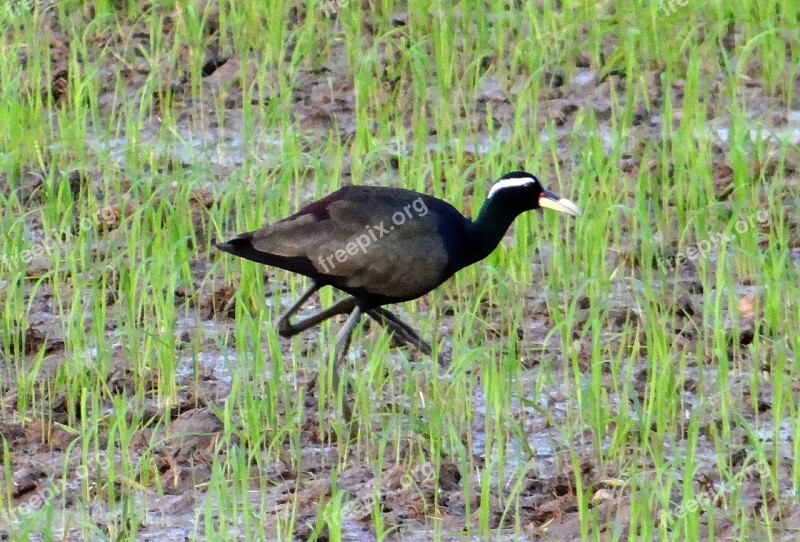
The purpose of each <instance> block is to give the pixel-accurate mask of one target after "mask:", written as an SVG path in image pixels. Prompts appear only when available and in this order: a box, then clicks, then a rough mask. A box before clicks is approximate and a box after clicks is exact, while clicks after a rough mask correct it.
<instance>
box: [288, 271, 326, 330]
mask: <svg viewBox="0 0 800 542" xmlns="http://www.w3.org/2000/svg"><path fill="white" fill-rule="evenodd" d="M319 288H320V286H319V284H317V283H316V282H314V283H312V284H311V288H309V289H308V291H307V292H306V293H304V294H303V295H301V296H300V299H298V300H297V301H296V302H295V304H294V305H292V306H291V307H289V309H287V310H286V312H284V313H283V314H282V315H281V316H280V318H279V319H278V335H280V336H281V337H291V336H292V335H296V334H298V333H300V331H302V330H297V331H295V329H296V328H295V326H293V325H292V323H291V322H290V321H289V318H291V317H292V315H293V314H294V313H296V312H297V311H298V310H300V307H302V306H303V303H305V302H306V301H308V298H309V297H311V296H312V295H314V292H316V291H317V290H319Z"/></svg>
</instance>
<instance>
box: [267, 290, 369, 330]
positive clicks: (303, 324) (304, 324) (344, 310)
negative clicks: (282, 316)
mask: <svg viewBox="0 0 800 542" xmlns="http://www.w3.org/2000/svg"><path fill="white" fill-rule="evenodd" d="M355 306H356V298H354V297H345V298H344V299H340V300H339V301H337V302H336V303H334V304H333V305H331V306H330V307H328V308H327V309H323V310H321V311H319V312H315V313H314V314H312V315H311V316H307V317H306V318H303V319H302V320H299V321H298V322H296V323H294V324H292V323H291V322H289V321H288V320H287V321H286V323H285V327H283V328H280V327H279V328H278V333H279V334H280V336H281V337H293V336H294V335H297V334H298V333H301V332H303V331H305V330H307V329H308V328H310V327H314V326H315V325H317V324H319V323H320V322H324V321H325V320H327V319H328V318H332V317H333V316H336V315H337V314H348V313H349V312H351V311H352V310H353V307H355ZM278 325H279V326H280V325H281V324H280V322H279V323H278Z"/></svg>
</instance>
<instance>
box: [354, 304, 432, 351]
mask: <svg viewBox="0 0 800 542" xmlns="http://www.w3.org/2000/svg"><path fill="white" fill-rule="evenodd" d="M367 314H368V315H369V316H370V317H371V318H372V319H373V320H375V321H376V322H378V323H379V324H381V325H382V326H383V327H385V328H387V329H389V330H391V331H393V332H394V334H395V336H396V337H397V338H398V339H399V340H400V341H401V342H403V343H404V344H413V345H414V346H416V347H417V348H419V349H420V350H421V351H422V353H423V354H425V355H426V356H430V355H431V354H432V353H433V350H432V349H431V345H429V344H428V343H427V342H425V341H424V340H422V338H421V337H420V336H419V334H418V333H417V332H416V331H414V329H413V328H412V327H411V326H410V325H408V324H406V323H405V322H403V321H402V320H401V319H400V318H398V317H397V315H395V314H394V313H392V312H390V311H388V310H386V309H384V308H383V307H378V308H376V309H372V310H371V311H369V312H367Z"/></svg>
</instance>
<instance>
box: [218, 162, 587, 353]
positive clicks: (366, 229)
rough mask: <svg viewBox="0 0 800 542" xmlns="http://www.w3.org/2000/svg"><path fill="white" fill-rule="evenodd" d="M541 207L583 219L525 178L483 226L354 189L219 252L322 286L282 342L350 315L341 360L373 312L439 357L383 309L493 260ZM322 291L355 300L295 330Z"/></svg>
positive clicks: (401, 193) (427, 205)
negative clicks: (524, 216) (519, 220)
mask: <svg viewBox="0 0 800 542" xmlns="http://www.w3.org/2000/svg"><path fill="white" fill-rule="evenodd" d="M540 207H544V208H550V209H554V210H557V211H560V212H564V213H567V214H570V215H573V216H579V214H580V213H579V211H578V209H577V207H576V206H575V205H574V204H573V203H572V202H570V201H569V200H565V199H562V198H559V197H558V196H556V195H555V194H553V193H551V192H548V191H547V190H545V189H544V187H542V185H541V183H540V182H539V180H538V179H537V178H536V177H534V176H533V175H531V174H530V173H526V172H523V171H517V172H513V173H508V174H506V175H503V176H502V177H501V178H500V179H498V181H497V182H496V183H495V184H494V186H493V187H492V189H491V190H490V191H489V195H488V197H487V199H486V201H485V203H484V204H483V207H482V208H481V211H480V213H479V215H478V217H477V219H476V220H475V221H472V220H470V219H468V218H465V217H464V216H462V215H461V213H460V212H458V211H457V210H456V209H455V208H454V207H453V206H452V205H450V204H449V203H447V202H445V201H442V200H440V199H437V198H434V197H431V196H428V195H425V194H420V193H418V192H414V191H411V190H404V189H401V188H388V187H376V186H345V187H344V188H341V189H339V190H337V191H336V192H333V193H332V194H330V195H328V196H326V197H324V198H322V199H320V200H318V201H315V202H313V203H310V204H309V205H307V206H305V207H303V208H302V209H300V210H299V211H298V212H297V213H295V214H293V215H292V216H290V217H288V218H285V219H283V220H281V221H279V222H276V223H275V224H272V225H267V226H264V227H263V228H261V229H259V230H255V231H251V232H247V233H243V234H241V235H239V236H238V237H236V238H234V239H232V240H230V241H228V242H226V243H219V244H217V245H216V247H217V248H218V249H220V250H223V251H225V252H228V253H230V254H233V255H235V256H239V257H242V258H246V259H248V260H252V261H254V262H259V263H263V264H267V265H272V266H275V267H280V268H282V269H286V270H288V271H293V272H295V273H299V274H301V275H305V276H307V277H309V278H311V279H312V280H313V285H312V288H311V290H309V291H308V292H306V294H304V295H303V296H302V297H301V299H300V300H299V301H298V302H297V303H296V304H295V305H294V306H293V307H291V308H290V309H289V310H288V311H287V312H286V313H285V314H284V315H283V316H282V317H281V319H280V321H279V323H278V329H279V331H280V332H281V335H284V336H290V335H294V334H296V333H299V332H300V331H302V330H304V329H307V328H308V327H311V326H312V325H315V324H316V323H319V322H320V321H322V320H324V319H326V318H329V317H331V316H333V315H335V314H342V313H350V314H351V317H350V318H349V319H348V322H347V324H345V327H344V328H343V329H342V331H341V333H340V336H339V339H338V341H337V345H338V346H339V355H337V359H340V358H341V357H343V355H344V352H345V351H346V349H347V345H349V338H350V334H351V333H352V330H353V328H354V327H355V325H356V323H357V322H358V319H359V318H360V315H361V314H362V313H366V314H368V315H369V316H371V317H373V318H374V319H376V320H377V321H379V322H380V323H382V324H383V325H385V326H386V327H388V328H390V329H391V330H392V331H393V332H394V333H395V334H396V335H397V336H398V338H399V339H400V340H401V341H403V342H410V343H413V344H416V345H417V346H419V347H420V348H421V349H422V350H423V351H425V352H430V346H428V345H427V343H425V341H423V340H422V339H420V338H419V336H418V335H417V334H416V332H414V330H413V329H412V328H411V327H410V326H408V325H407V324H405V323H403V322H402V321H401V320H400V319H399V318H397V317H396V316H395V315H393V314H392V313H391V312H389V311H388V310H386V309H384V308H383V307H382V306H383V305H386V304H390V303H398V302H402V301H408V300H411V299H415V298H417V297H420V296H422V295H424V294H426V293H428V292H430V291H431V290H433V289H434V288H436V287H437V286H439V285H440V284H442V283H443V282H444V281H446V280H447V279H448V278H450V277H451V276H452V275H453V274H454V273H456V272H457V271H458V270H459V269H462V268H464V267H466V266H468V265H470V264H473V263H475V262H477V261H480V260H482V259H484V258H485V257H486V256H488V255H489V254H490V253H491V252H492V251H493V250H494V249H495V248H496V247H497V245H498V244H499V243H500V241H501V239H502V238H503V235H504V234H505V233H506V231H507V230H508V228H509V226H510V225H511V223H512V222H513V221H514V219H515V218H516V217H517V216H519V215H520V214H521V213H523V212H525V211H530V210H533V209H538V208H540ZM322 286H332V287H334V288H337V289H339V290H342V291H343V292H346V293H347V294H349V295H350V297H348V298H346V299H344V300H342V301H340V302H339V303H337V304H336V305H334V306H333V307H330V308H329V309H326V310H323V311H320V312H319V313H317V314H315V315H313V316H311V317H308V318H306V319H305V320H303V321H301V322H300V323H298V324H292V323H291V322H290V321H289V318H290V317H291V316H292V315H293V314H294V313H295V312H296V311H297V310H298V309H299V307H300V305H301V304H302V303H303V302H305V301H306V300H307V299H308V298H309V297H310V296H311V294H313V293H314V292H315V291H316V290H317V289H319V288H320V287H322Z"/></svg>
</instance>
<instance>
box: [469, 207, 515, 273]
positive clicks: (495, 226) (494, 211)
mask: <svg viewBox="0 0 800 542" xmlns="http://www.w3.org/2000/svg"><path fill="white" fill-rule="evenodd" d="M519 214H520V211H519V210H516V209H512V208H509V207H508V206H506V205H502V204H501V203H500V202H498V201H495V200H491V199H489V200H486V203H484V204H483V207H481V211H480V213H478V218H476V219H475V221H474V222H473V223H472V242H473V246H472V250H473V254H474V256H475V261H479V260H482V259H484V258H485V257H486V256H488V255H489V254H491V253H492V251H493V250H494V249H495V248H497V245H498V244H500V241H502V239H503V236H504V235H505V234H506V232H507V231H508V228H509V227H510V226H511V223H512V222H514V219H515V218H517V216H519Z"/></svg>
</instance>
